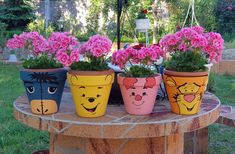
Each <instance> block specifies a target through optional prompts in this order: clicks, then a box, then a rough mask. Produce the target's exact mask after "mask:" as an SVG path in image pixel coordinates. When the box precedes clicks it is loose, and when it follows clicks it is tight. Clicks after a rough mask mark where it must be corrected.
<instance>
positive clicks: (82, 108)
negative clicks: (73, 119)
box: [68, 70, 114, 117]
mask: <svg viewBox="0 0 235 154" xmlns="http://www.w3.org/2000/svg"><path fill="white" fill-rule="evenodd" d="M113 81H114V72H113V70H107V71H72V70H71V71H69V73H68V83H69V85H70V89H71V92H72V95H73V100H74V103H75V107H76V112H77V114H78V115H79V116H81V117H99V116H103V115H104V114H105V111H106V108H107V104H108V99H109V95H110V90H111V87H112V83H113Z"/></svg>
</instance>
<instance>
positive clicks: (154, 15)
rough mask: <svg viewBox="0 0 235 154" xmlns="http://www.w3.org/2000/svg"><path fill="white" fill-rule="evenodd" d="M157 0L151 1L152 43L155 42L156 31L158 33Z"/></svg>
mask: <svg viewBox="0 0 235 154" xmlns="http://www.w3.org/2000/svg"><path fill="white" fill-rule="evenodd" d="M157 3H158V0H154V2H153V19H154V23H153V44H155V43H157V33H158V26H157V21H158V16H157V15H158V6H157Z"/></svg>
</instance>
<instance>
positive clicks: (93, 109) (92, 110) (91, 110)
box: [81, 103, 100, 113]
mask: <svg viewBox="0 0 235 154" xmlns="http://www.w3.org/2000/svg"><path fill="white" fill-rule="evenodd" d="M99 104H100V103H98V104H97V105H96V106H95V107H93V108H87V107H85V106H84V105H83V104H81V105H82V107H83V108H84V109H86V110H87V111H88V112H90V113H94V112H95V111H96V109H97V107H98V105H99Z"/></svg>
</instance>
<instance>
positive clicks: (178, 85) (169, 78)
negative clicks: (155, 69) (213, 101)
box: [163, 70, 208, 115]
mask: <svg viewBox="0 0 235 154" xmlns="http://www.w3.org/2000/svg"><path fill="white" fill-rule="evenodd" d="M163 79H164V84H165V87H166V91H167V94H168V99H169V102H170V105H171V110H172V112H174V113H176V114H182V115H192V114H196V113H198V112H199V111H200V106H201V101H202V97H203V95H204V92H205V90H206V86H207V83H208V72H175V71H169V70H165V71H164V75H163Z"/></svg>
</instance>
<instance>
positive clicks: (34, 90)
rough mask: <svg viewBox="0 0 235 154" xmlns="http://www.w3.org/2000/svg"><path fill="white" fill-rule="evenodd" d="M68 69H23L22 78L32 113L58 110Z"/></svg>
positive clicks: (46, 113) (45, 113) (40, 113)
mask: <svg viewBox="0 0 235 154" xmlns="http://www.w3.org/2000/svg"><path fill="white" fill-rule="evenodd" d="M66 73H67V70H65V69H63V68H59V69H23V70H21V71H20V78H21V80H22V81H23V82H24V86H25V90H26V93H27V96H28V99H29V102H30V105H31V110H32V113H34V114H39V115H48V114H53V113H56V112H58V110H59V107H60V101H61V97H62V93H63V90H64V84H65V80H66Z"/></svg>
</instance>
